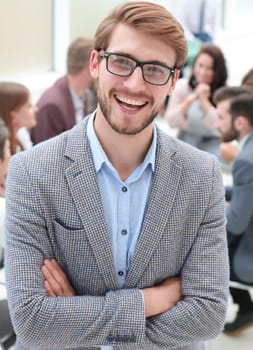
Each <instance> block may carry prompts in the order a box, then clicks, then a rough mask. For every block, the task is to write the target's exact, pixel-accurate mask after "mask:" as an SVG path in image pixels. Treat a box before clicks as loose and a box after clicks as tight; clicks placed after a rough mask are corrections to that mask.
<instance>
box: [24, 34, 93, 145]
mask: <svg viewBox="0 0 253 350" xmlns="http://www.w3.org/2000/svg"><path fill="white" fill-rule="evenodd" d="M92 48H93V41H92V40H90V39H86V38H78V39H76V40H74V41H73V42H72V43H71V44H70V46H69V48H68V53H67V75H66V76H63V77H61V78H59V79H58V80H57V81H56V82H55V83H54V85H53V86H51V87H50V88H48V89H47V90H46V91H45V92H44V93H43V94H42V96H41V97H40V99H39V101H38V103H37V107H38V111H37V113H36V116H37V125H36V126H35V127H34V128H33V129H32V130H31V138H32V141H33V143H34V144H36V143H39V142H41V141H44V140H47V139H49V138H51V137H53V136H56V135H58V134H60V133H62V132H63V131H66V130H68V129H70V128H72V127H73V126H74V125H75V124H76V123H78V122H79V121H80V120H82V119H83V117H84V116H85V115H87V113H89V112H91V111H92V110H93V109H94V108H95V105H94V101H93V100H94V92H93V89H91V87H92V85H93V79H92V77H91V75H90V70H89V59H90V53H91V51H92Z"/></svg>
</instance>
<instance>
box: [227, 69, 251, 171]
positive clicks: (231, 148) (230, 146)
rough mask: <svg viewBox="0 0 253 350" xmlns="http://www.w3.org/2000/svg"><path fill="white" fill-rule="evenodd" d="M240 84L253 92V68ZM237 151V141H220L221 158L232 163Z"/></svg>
mask: <svg viewBox="0 0 253 350" xmlns="http://www.w3.org/2000/svg"><path fill="white" fill-rule="evenodd" d="M241 86H248V87H250V88H252V92H253V68H251V69H250V70H249V71H248V72H247V73H246V74H245V75H244V76H243V78H242V80H241ZM238 152H239V149H238V143H237V141H236V140H234V141H232V142H221V144H220V155H221V158H222V160H223V161H224V162H225V163H227V164H230V165H232V164H233V162H234V160H235V158H236V157H237V155H238Z"/></svg>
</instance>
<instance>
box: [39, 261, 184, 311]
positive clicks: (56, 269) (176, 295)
mask: <svg viewBox="0 0 253 350" xmlns="http://www.w3.org/2000/svg"><path fill="white" fill-rule="evenodd" d="M41 270H42V273H43V276H44V278H45V280H44V287H45V290H46V291H47V293H48V295H49V296H51V297H59V296H61V297H68V296H75V295H76V292H75V290H74V289H73V287H72V286H71V284H70V282H69V281H68V278H67V276H66V274H65V273H64V271H63V270H62V269H61V267H60V266H59V265H58V263H57V262H56V260H54V259H51V260H49V259H45V260H44V263H43V266H42V269H41ZM142 292H143V297H144V305H145V316H146V317H150V316H155V315H158V314H161V313H163V312H166V311H169V310H170V309H171V308H173V307H174V306H175V305H176V304H177V302H178V301H179V300H180V299H181V298H182V295H181V282H180V279H179V278H176V277H172V278H168V279H166V280H165V281H163V282H162V283H161V284H159V285H158V286H155V287H150V288H145V289H143V290H142Z"/></svg>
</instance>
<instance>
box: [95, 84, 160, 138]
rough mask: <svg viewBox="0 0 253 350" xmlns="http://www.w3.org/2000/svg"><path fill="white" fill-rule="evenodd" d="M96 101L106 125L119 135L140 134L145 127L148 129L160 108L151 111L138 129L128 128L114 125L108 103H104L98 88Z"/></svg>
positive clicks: (100, 90)
mask: <svg viewBox="0 0 253 350" xmlns="http://www.w3.org/2000/svg"><path fill="white" fill-rule="evenodd" d="M97 101H98V105H99V107H100V109H101V112H102V113H103V116H104V118H105V119H106V121H107V123H108V124H109V125H110V127H111V128H112V129H113V130H114V131H116V132H117V133H119V134H122V135H136V134H138V133H140V132H141V131H142V130H144V129H145V128H146V127H148V126H149V125H150V124H151V123H152V122H153V121H154V119H155V117H156V116H157V114H158V113H159V111H160V108H157V110H154V111H152V113H151V115H150V116H149V117H148V118H147V119H146V120H144V121H143V123H142V124H141V125H140V126H138V127H136V126H135V127H130V126H127V125H126V126H120V125H117V123H115V122H114V121H113V120H112V118H111V108H110V105H109V102H108V101H106V97H105V96H104V94H103V92H102V89H101V88H100V87H98V90H97Z"/></svg>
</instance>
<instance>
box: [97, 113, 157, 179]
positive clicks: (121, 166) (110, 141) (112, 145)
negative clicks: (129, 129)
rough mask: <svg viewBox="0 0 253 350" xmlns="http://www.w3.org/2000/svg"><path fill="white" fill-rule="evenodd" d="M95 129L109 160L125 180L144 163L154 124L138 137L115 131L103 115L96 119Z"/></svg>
mask: <svg viewBox="0 0 253 350" xmlns="http://www.w3.org/2000/svg"><path fill="white" fill-rule="evenodd" d="M94 129H95V132H96V135H97V137H98V139H99V142H100V144H101V146H102V147H103V150H104V151H105V153H106V155H107V157H108V159H109V160H110V162H111V163H112V165H113V166H114V168H115V169H116V170H117V172H118V174H119V176H120V178H121V179H122V180H125V179H127V178H128V176H129V175H130V174H131V173H132V172H133V171H134V170H135V169H136V168H137V167H138V165H140V164H141V163H142V161H143V160H144V158H145V156H146V154H147V151H148V149H149V147H150V145H151V143H152V136H153V124H152V125H150V126H149V127H147V128H146V129H144V130H143V131H142V132H140V133H139V134H137V135H123V134H119V133H117V132H116V131H114V130H113V129H112V128H111V127H110V125H109V124H108V123H107V121H106V120H105V119H104V117H103V116H102V115H99V116H97V117H96V118H95V122H94Z"/></svg>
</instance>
